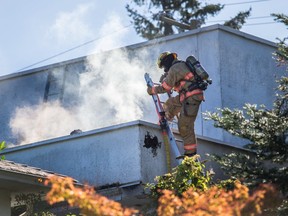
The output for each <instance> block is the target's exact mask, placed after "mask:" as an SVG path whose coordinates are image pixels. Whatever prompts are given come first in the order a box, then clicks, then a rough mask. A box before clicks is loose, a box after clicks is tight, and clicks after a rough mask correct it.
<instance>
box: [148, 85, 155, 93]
mask: <svg viewBox="0 0 288 216" xmlns="http://www.w3.org/2000/svg"><path fill="white" fill-rule="evenodd" d="M147 93H148V94H149V95H153V94H155V93H154V91H153V88H152V87H151V86H147Z"/></svg>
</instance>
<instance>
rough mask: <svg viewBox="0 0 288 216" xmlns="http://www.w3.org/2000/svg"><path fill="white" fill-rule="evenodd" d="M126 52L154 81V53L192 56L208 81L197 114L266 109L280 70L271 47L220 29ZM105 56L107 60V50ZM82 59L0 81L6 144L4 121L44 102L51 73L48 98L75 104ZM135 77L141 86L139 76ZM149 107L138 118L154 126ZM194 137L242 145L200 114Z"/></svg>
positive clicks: (0, 133) (0, 130)
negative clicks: (250, 106) (249, 106)
mask: <svg viewBox="0 0 288 216" xmlns="http://www.w3.org/2000/svg"><path fill="white" fill-rule="evenodd" d="M126 49H127V50H128V51H129V53H130V56H131V58H132V57H133V56H135V54H137V53H141V51H145V52H146V53H148V55H147V58H148V59H146V61H145V65H149V67H152V68H154V69H152V70H151V71H149V73H150V74H151V77H152V79H153V80H155V81H157V80H158V79H159V77H160V74H159V70H157V69H156V66H155V64H154V62H155V59H157V57H158V55H159V53H160V52H163V51H166V50H171V51H175V52H177V53H178V55H179V58H180V59H185V58H186V57H187V56H188V55H191V54H193V55H195V56H196V57H197V58H198V59H199V61H200V62H201V64H202V65H203V66H204V67H205V68H206V70H207V71H208V72H209V74H210V77H211V79H212V80H213V84H212V85H211V86H209V88H208V90H207V91H206V92H205V98H206V101H205V102H203V103H202V105H201V108H200V112H201V113H202V112H205V111H212V112H213V111H215V110H216V108H222V107H230V108H236V107H237V108H242V106H243V105H244V103H246V102H249V103H257V104H265V105H267V106H268V107H271V105H272V103H273V99H274V87H276V83H275V78H274V75H279V76H280V74H283V73H284V71H285V70H284V68H276V65H275V61H274V60H273V59H272V52H274V51H275V49H276V46H275V44H273V43H272V42H269V41H266V40H263V39H260V38H257V37H254V36H251V35H248V34H245V33H241V32H239V31H236V30H233V29H230V28H228V27H224V26H220V25H213V26H209V27H205V28H201V29H196V30H192V31H188V32H185V33H182V34H178V35H171V36H167V37H164V38H160V39H156V40H152V41H148V42H144V43H140V44H135V45H132V46H129V47H126ZM98 55H99V54H98ZM105 55H107V56H109V52H107V53H105ZM96 56H97V55H96ZM85 61H86V57H83V58H78V59H73V60H69V61H66V62H61V63H58V64H53V65H48V66H45V67H41V68H36V69H32V70H28V71H24V72H21V73H17V74H11V75H7V76H3V77H1V78H0V100H1V101H3V103H2V105H1V109H0V122H1V124H0V137H1V139H2V140H5V141H6V142H7V143H14V144H17V143H18V142H19V139H21V137H19V136H18V137H17V133H16V134H14V135H12V132H11V128H10V127H9V122H10V119H11V118H12V117H13V115H14V112H15V110H16V109H17V108H18V107H22V106H33V105H36V104H37V103H38V102H39V101H42V102H43V101H45V100H47V82H48V80H49V77H50V78H51V74H53V76H54V78H56V79H57V80H56V83H54V84H53V85H52V84H51V86H50V89H49V92H50V93H51V95H49V98H50V99H51V100H52V99H55V98H56V99H59V100H60V101H61V103H62V104H63V106H65V107H71V106H74V105H75V106H77V101H78V99H79V98H80V99H81V96H83V95H81V92H80V90H79V77H80V76H81V73H83V72H85V71H87V70H88V69H87V68H86V65H85ZM152 63H153V64H152ZM145 72H148V71H143V74H144V73H145ZM160 73H162V72H160ZM138 79H139V80H141V81H142V80H143V81H142V82H141V83H143V85H145V82H144V79H143V77H142V76H141V77H138ZM68 86H73V92H71V91H68ZM52 93H53V94H52ZM54 93H55V94H54ZM45 97H46V98H45ZM49 98H48V99H49ZM150 106H151V107H150V109H146V111H145V110H144V111H143V112H144V116H143V120H147V121H151V122H157V115H154V113H151V112H154V107H153V106H154V104H153V103H152V102H151V104H150ZM90 129H94V128H90ZM196 133H197V135H200V136H204V137H207V138H211V139H215V140H218V141H219V142H225V143H230V144H231V145H234V146H238V147H241V146H243V144H245V143H246V141H245V140H241V139H237V138H234V137H232V136H231V135H229V134H227V133H226V132H224V131H223V130H221V129H216V128H214V126H213V122H211V121H205V120H204V118H203V115H201V114H199V116H198V118H197V120H196ZM63 135H66V134H63Z"/></svg>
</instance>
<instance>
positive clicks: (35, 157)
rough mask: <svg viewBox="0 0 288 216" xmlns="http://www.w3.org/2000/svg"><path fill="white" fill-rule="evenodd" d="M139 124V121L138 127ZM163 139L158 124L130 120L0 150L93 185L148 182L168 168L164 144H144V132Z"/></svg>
mask: <svg viewBox="0 0 288 216" xmlns="http://www.w3.org/2000/svg"><path fill="white" fill-rule="evenodd" d="M139 125H142V126H141V127H139ZM147 132H148V133H150V134H151V136H153V137H154V136H156V137H157V139H159V142H162V143H163V140H162V136H161V133H160V130H159V127H158V126H157V125H153V124H148V123H146V124H144V123H141V122H138V121H136V122H130V123H125V124H120V125H115V126H111V127H107V128H102V129H98V130H92V131H88V132H83V133H81V134H76V135H70V136H65V137H61V138H56V139H51V140H47V141H43V142H38V143H33V144H28V145H22V146H18V147H14V148H9V149H6V150H4V151H3V154H5V157H6V158H7V159H8V160H11V161H15V162H18V163H24V164H27V165H30V166H35V167H39V168H42V169H45V170H50V171H53V172H56V173H60V174H64V175H68V176H71V177H73V178H75V179H77V180H79V181H80V182H81V183H89V184H91V185H95V186H103V185H106V184H114V183H119V184H126V183H129V182H135V181H142V182H143V181H144V182H147V181H149V182H151V181H153V180H154V177H155V176H156V175H162V174H164V173H166V172H167V167H166V161H165V148H164V145H163V144H162V146H161V147H158V148H155V149H156V156H154V154H153V152H152V148H147V147H144V145H145V144H144V141H145V135H146V134H147Z"/></svg>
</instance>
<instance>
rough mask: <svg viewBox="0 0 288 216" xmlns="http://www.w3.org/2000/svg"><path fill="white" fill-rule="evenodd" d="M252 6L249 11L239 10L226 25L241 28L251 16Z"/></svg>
mask: <svg viewBox="0 0 288 216" xmlns="http://www.w3.org/2000/svg"><path fill="white" fill-rule="evenodd" d="M251 10H252V8H250V9H249V10H247V11H241V12H239V13H238V14H237V15H236V16H235V17H234V18H232V19H231V20H229V21H226V22H225V23H224V26H229V27H231V28H234V29H237V30H239V29H241V27H242V26H243V25H244V24H245V22H246V19H247V18H248V17H249V16H250V14H251Z"/></svg>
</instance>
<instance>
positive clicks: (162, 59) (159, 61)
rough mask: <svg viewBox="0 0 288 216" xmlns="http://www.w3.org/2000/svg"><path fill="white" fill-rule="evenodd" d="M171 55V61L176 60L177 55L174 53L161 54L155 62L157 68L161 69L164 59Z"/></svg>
mask: <svg viewBox="0 0 288 216" xmlns="http://www.w3.org/2000/svg"><path fill="white" fill-rule="evenodd" d="M170 55H172V56H173V60H174V59H176V58H177V54H176V53H171V52H169V51H166V52H163V53H161V54H160V55H159V57H158V60H157V65H158V67H159V68H163V63H164V60H165V59H166V57H168V56H170Z"/></svg>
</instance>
